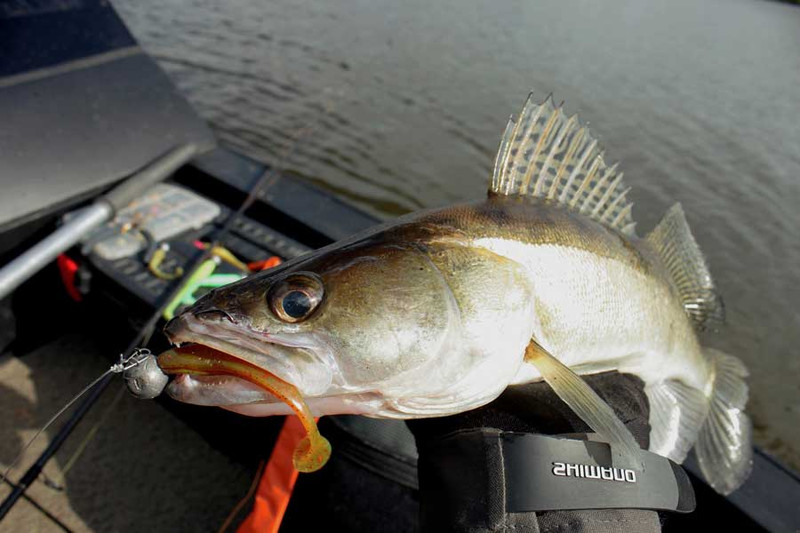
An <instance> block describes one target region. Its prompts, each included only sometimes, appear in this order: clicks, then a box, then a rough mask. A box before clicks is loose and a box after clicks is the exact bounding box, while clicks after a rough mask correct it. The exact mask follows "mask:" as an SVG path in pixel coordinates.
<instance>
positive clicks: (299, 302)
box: [165, 242, 461, 416]
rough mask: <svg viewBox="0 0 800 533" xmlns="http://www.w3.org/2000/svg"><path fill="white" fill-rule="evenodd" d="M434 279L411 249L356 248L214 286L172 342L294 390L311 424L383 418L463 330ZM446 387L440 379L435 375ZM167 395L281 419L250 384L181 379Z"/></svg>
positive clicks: (424, 258) (174, 324) (421, 388)
mask: <svg viewBox="0 0 800 533" xmlns="http://www.w3.org/2000/svg"><path fill="white" fill-rule="evenodd" d="M459 318H460V317H459V309H458V305H457V303H456V301H455V299H454V296H453V294H452V292H451V291H450V289H449V287H448V284H447V282H446V280H445V279H444V277H443V275H442V273H441V271H440V270H439V269H438V268H437V266H436V265H435V264H434V262H432V261H431V259H430V257H429V256H428V255H427V254H426V253H424V252H422V251H420V250H419V249H418V248H417V247H415V246H413V245H398V244H391V243H383V242H378V243H375V242H361V243H356V244H355V245H352V246H345V247H340V248H337V249H334V250H330V251H326V252H323V253H317V254H313V255H311V256H310V257H308V258H305V259H301V260H296V261H292V262H288V263H285V264H284V265H281V266H280V267H277V268H275V269H272V270H269V271H265V272H262V273H259V274H256V275H252V276H250V277H248V278H245V279H243V280H241V281H238V282H236V283H233V284H231V285H228V286H225V287H221V288H218V289H215V290H213V291H211V292H209V293H208V294H206V295H205V296H203V297H202V298H201V299H199V300H198V301H197V302H196V303H195V304H194V305H193V306H192V307H190V308H188V309H187V310H185V311H184V312H182V313H181V314H180V315H179V316H177V317H175V318H174V319H172V320H171V321H170V322H169V323H168V324H167V326H166V328H165V333H166V335H167V337H168V338H169V340H170V341H171V342H172V343H174V344H178V345H180V344H183V343H195V344H200V345H203V346H206V347H209V348H212V349H213V350H216V351H218V352H221V353H223V354H226V355H228V356H232V357H234V358H237V359H239V360H242V361H245V362H247V363H248V364H250V365H253V366H256V367H258V368H260V369H264V370H266V371H268V372H269V373H271V374H273V375H274V376H277V377H278V378H280V379H281V380H283V381H285V382H287V383H289V384H291V385H293V386H294V387H296V388H297V390H298V391H299V393H300V394H301V395H302V396H303V397H304V398H305V400H306V401H307V402H308V405H309V406H310V408H311V410H312V412H314V414H315V415H323V414H344V413H361V414H373V415H381V414H385V413H386V411H387V410H390V407H388V405H389V404H391V402H392V401H393V399H394V397H395V396H397V395H401V394H402V395H406V396H407V395H412V396H413V395H424V394H425V393H426V390H425V387H429V386H430V381H429V380H424V379H420V375H421V374H424V373H426V372H438V373H439V374H441V372H442V369H441V367H442V366H443V363H442V362H441V360H442V357H441V355H442V354H443V352H446V351H447V350H448V348H449V346H450V345H451V344H452V343H453V342H454V340H455V337H457V331H458V330H460V327H461V323H460V320H459ZM442 377H443V378H445V379H446V376H442ZM167 392H168V393H169V394H170V395H171V396H172V397H174V398H176V399H178V400H181V401H184V402H188V403H196V404H203V405H221V406H224V407H226V408H229V409H231V410H234V411H237V412H241V413H243V414H250V415H254V416H266V415H270V414H284V413H285V412H286V410H285V406H282V405H281V404H280V402H277V401H273V400H272V399H271V398H270V397H269V396H268V395H266V394H265V393H264V391H263V390H261V389H259V388H257V387H255V386H254V385H253V384H252V383H248V382H247V381H245V380H242V379H238V378H236V377H231V376H213V375H211V376H207V375H205V376H204V375H192V374H191V373H184V374H182V375H179V376H178V379H175V380H173V381H172V383H171V384H170V385H169V387H168V388H167Z"/></svg>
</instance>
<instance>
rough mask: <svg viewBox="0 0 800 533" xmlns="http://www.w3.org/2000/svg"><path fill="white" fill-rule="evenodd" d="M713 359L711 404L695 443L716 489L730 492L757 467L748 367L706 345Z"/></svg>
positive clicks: (709, 355) (699, 456) (706, 350)
mask: <svg viewBox="0 0 800 533" xmlns="http://www.w3.org/2000/svg"><path fill="white" fill-rule="evenodd" d="M704 353H705V355H706V356H708V357H709V359H710V360H711V361H712V364H713V365H714V371H713V373H712V378H711V380H712V381H711V406H710V410H709V413H708V417H707V418H706V421H705V424H704V425H703V429H702V430H700V437H699V438H698V439H697V444H696V445H695V453H696V454H697V462H698V463H699V465H700V470H701V471H702V472H703V476H704V477H705V478H706V481H708V484H709V485H711V487H712V488H714V490H716V491H717V492H720V493H722V494H724V495H728V494H730V493H731V492H733V491H734V490H736V489H737V488H739V486H741V484H742V483H744V481H745V480H746V479H747V477H748V476H749V475H750V471H751V470H752V468H753V443H752V439H753V435H752V433H753V428H752V424H751V422H750V418H749V417H748V416H747V415H746V414H745V413H744V406H745V404H746V403H747V383H745V381H744V378H745V377H747V375H748V372H747V368H746V367H745V366H744V364H742V362H741V361H739V359H737V358H736V357H733V356H731V355H728V354H725V353H722V352H720V351H718V350H714V349H711V348H705V349H704Z"/></svg>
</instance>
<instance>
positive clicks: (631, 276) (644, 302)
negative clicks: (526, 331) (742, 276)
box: [479, 239, 708, 390]
mask: <svg viewBox="0 0 800 533" xmlns="http://www.w3.org/2000/svg"><path fill="white" fill-rule="evenodd" d="M479 245H480V246H484V247H486V248H488V249H490V250H492V251H493V252H495V253H497V254H500V255H503V256H505V257H509V258H511V259H514V260H515V261H518V262H520V263H522V264H523V265H525V267H526V268H527V270H528V271H529V273H530V276H531V280H532V283H533V286H534V292H535V299H536V305H535V316H534V317H533V318H532V319H533V321H534V324H535V325H534V338H535V339H536V340H537V342H539V343H540V344H541V345H542V346H543V347H544V348H546V349H547V350H548V351H550V353H552V354H553V355H554V356H555V357H557V358H558V359H559V360H560V361H561V362H563V363H564V364H565V365H567V366H569V367H571V368H573V369H574V370H575V371H577V372H579V373H585V374H590V373H597V372H603V371H608V370H619V371H620V372H623V373H630V374H635V375H637V376H639V377H640V378H642V380H643V381H644V382H645V383H646V384H647V383H655V382H658V381H662V380H665V379H680V380H681V381H683V382H684V383H686V384H687V385H690V386H692V387H696V388H699V389H701V390H702V389H703V388H704V387H705V385H706V383H707V380H708V367H707V363H706V361H705V359H704V358H703V355H702V353H701V351H700V346H699V344H698V342H697V337H696V335H695V333H694V330H693V329H692V326H691V324H690V323H689V320H688V318H687V316H686V314H685V313H684V311H683V308H682V307H681V305H680V303H679V302H678V300H677V297H676V296H675V295H674V293H673V292H672V291H671V290H670V287H669V285H668V284H667V283H665V282H663V281H661V280H659V279H657V278H655V277H653V276H652V275H650V274H647V273H644V272H641V271H639V270H638V269H635V268H633V267H631V266H630V265H629V264H627V263H625V262H622V261H618V260H614V259H611V258H606V257H601V256H598V255H597V254H595V253H592V252H589V251H586V250H581V249H577V248H573V247H568V246H559V245H531V244H525V243H522V242H519V241H513V240H506V239H483V240H481V241H479ZM540 377H541V376H540V375H538V372H537V371H536V370H535V368H534V367H533V366H532V365H523V368H522V369H521V371H520V373H519V374H518V375H517V378H516V379H515V383H524V382H526V381H533V380H536V379H539V378H540Z"/></svg>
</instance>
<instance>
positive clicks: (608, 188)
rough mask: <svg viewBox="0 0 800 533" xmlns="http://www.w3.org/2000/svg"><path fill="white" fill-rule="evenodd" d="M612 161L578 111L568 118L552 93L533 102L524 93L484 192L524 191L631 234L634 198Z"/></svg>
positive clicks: (516, 193) (514, 193)
mask: <svg viewBox="0 0 800 533" xmlns="http://www.w3.org/2000/svg"><path fill="white" fill-rule="evenodd" d="M627 193H628V189H627V188H626V187H625V185H624V183H623V182H622V173H621V172H617V165H613V166H608V165H607V164H606V163H605V160H604V157H603V149H602V147H600V146H599V144H598V142H597V140H596V139H595V138H594V137H593V136H592V135H591V133H589V130H588V129H587V128H586V127H585V126H581V124H580V123H579V121H578V117H577V115H573V116H571V117H567V115H566V114H565V113H564V110H563V106H562V105H558V106H557V105H555V103H554V102H553V98H552V95H551V96H548V97H547V98H546V99H545V100H544V102H542V103H536V102H535V101H534V100H533V95H532V94H531V95H529V96H528V99H527V101H526V102H525V106H524V107H523V109H522V112H521V113H520V115H519V117H513V116H512V117H511V119H510V120H509V122H508V125H507V126H506V130H505V133H504V134H503V139H502V141H501V142H500V148H499V150H498V152H497V157H496V159H495V164H494V172H493V174H492V181H491V184H490V186H489V196H490V197H491V196H529V197H534V198H541V199H545V200H549V201H552V202H554V203H557V204H560V205H563V206H565V207H567V208H569V209H571V210H573V211H576V212H578V213H581V214H584V215H586V216H588V217H590V218H592V219H594V220H596V221H598V222H600V223H602V224H604V225H606V226H608V227H610V228H613V229H615V230H617V231H619V232H621V233H623V234H625V235H627V236H633V235H635V232H634V227H635V225H636V224H635V222H634V221H633V219H632V217H631V209H632V208H633V203H632V202H631V201H630V200H628V199H627V197H626V195H627Z"/></svg>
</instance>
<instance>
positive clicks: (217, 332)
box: [164, 312, 330, 395]
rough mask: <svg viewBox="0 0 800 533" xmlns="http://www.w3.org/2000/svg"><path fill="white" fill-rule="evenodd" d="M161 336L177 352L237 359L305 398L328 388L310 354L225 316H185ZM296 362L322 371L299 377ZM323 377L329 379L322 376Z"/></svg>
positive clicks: (172, 322)
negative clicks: (187, 348) (189, 347)
mask: <svg viewBox="0 0 800 533" xmlns="http://www.w3.org/2000/svg"><path fill="white" fill-rule="evenodd" d="M201 316H202V315H201ZM164 333H165V334H166V336H167V339H168V340H169V341H170V342H171V343H172V344H173V345H174V346H176V347H178V348H180V347H181V346H184V345H186V344H198V345H201V346H205V347H207V348H210V349H212V350H213V351H216V352H219V355H222V356H227V357H233V358H236V359H239V360H241V361H244V362H246V363H249V364H250V365H253V366H255V367H257V368H260V369H262V370H264V371H266V372H269V373H270V374H273V375H275V376H277V377H278V378H280V379H282V380H283V381H286V382H288V383H291V384H293V385H295V386H296V387H298V388H301V389H302V392H303V394H305V395H314V394H317V393H319V392H322V391H323V390H324V389H326V388H327V387H328V386H329V385H330V373H329V372H325V371H324V368H323V367H322V365H320V364H319V363H318V362H316V361H314V359H315V357H314V354H313V353H312V352H311V351H310V350H308V349H304V348H301V347H298V346H292V345H290V344H288V343H281V342H280V341H279V340H278V339H276V338H274V337H273V336H271V335H269V334H266V333H262V332H258V331H255V330H253V329H252V328H250V327H248V326H246V325H244V324H241V323H238V322H234V321H233V320H232V319H230V318H229V317H227V315H226V317H223V318H220V317H218V316H215V317H211V318H198V317H197V316H195V315H194V314H193V313H191V312H187V313H184V314H182V315H180V316H178V317H176V318H174V319H172V320H171V321H170V322H169V323H168V324H167V325H166V327H165V328H164ZM208 356H210V357H213V356H214V354H213V352H208ZM298 360H299V361H298ZM297 362H300V363H311V364H313V365H314V366H317V367H320V368H322V370H321V371H318V372H316V374H318V375H316V376H310V375H309V374H308V373H307V372H306V373H304V375H302V376H301V375H300V373H299V372H298V370H297V364H296V363H297ZM314 363H316V364H314ZM304 366H308V365H304ZM164 371H165V372H166V371H167V369H164ZM167 373H169V372H167ZM326 373H327V374H328V376H325V375H324V374H326Z"/></svg>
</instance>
